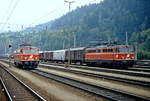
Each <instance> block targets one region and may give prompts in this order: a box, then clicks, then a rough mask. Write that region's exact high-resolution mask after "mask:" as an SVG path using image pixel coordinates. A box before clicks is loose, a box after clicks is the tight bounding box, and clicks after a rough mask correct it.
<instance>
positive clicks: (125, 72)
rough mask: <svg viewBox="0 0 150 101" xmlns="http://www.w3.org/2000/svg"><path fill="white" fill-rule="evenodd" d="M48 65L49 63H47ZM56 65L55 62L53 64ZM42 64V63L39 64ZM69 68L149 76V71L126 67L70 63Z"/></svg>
mask: <svg viewBox="0 0 150 101" xmlns="http://www.w3.org/2000/svg"><path fill="white" fill-rule="evenodd" d="M48 65H50V64H48ZM53 65H55V66H57V65H56V64H53ZM40 66H42V64H40ZM58 66H64V65H63V64H61V65H60V64H58ZM70 67H71V68H78V69H82V70H91V71H100V72H107V73H117V74H124V75H131V76H138V77H148V78H149V77H150V72H143V71H141V70H137V71H135V70H130V69H129V70H128V69H111V68H100V67H89V66H79V65H71V66H70Z"/></svg>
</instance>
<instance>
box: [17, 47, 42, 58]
mask: <svg viewBox="0 0 150 101" xmlns="http://www.w3.org/2000/svg"><path fill="white" fill-rule="evenodd" d="M38 51H39V49H38V48H22V49H20V59H21V60H22V61H39V52H38Z"/></svg>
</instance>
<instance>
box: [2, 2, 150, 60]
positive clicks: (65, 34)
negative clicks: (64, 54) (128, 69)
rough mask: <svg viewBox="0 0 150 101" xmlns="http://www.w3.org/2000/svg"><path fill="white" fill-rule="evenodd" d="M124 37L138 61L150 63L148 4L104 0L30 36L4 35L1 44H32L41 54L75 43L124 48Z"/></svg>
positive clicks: (149, 8)
mask: <svg viewBox="0 0 150 101" xmlns="http://www.w3.org/2000/svg"><path fill="white" fill-rule="evenodd" d="M43 26H44V27H43ZM126 33H128V38H129V43H130V44H132V45H137V46H138V57H139V58H142V59H150V0H104V1H103V2H101V3H99V4H90V5H87V6H83V7H80V8H77V9H76V10H74V11H71V12H70V13H67V14H66V15H64V16H62V17H60V18H58V19H56V20H54V21H52V22H50V23H49V24H48V23H47V24H43V25H39V26H37V27H35V28H32V31H30V32H29V31H27V30H25V31H22V32H14V33H7V34H8V35H4V36H1V37H0V38H1V39H0V41H1V42H2V43H5V44H7V43H8V40H12V42H11V43H13V44H14V45H13V48H16V47H17V46H15V44H16V43H20V42H22V41H31V42H32V43H33V45H35V46H37V47H40V48H41V49H42V50H54V49H62V48H67V47H68V46H69V43H70V44H71V46H72V47H73V45H74V39H76V47H79V46H88V45H90V44H91V43H93V42H95V41H96V42H99V43H101V42H104V41H105V42H113V41H117V42H120V43H123V44H125V35H126ZM4 37H5V40H4ZM18 37H19V38H18ZM2 38H3V40H2ZM1 47H4V45H3V46H1Z"/></svg>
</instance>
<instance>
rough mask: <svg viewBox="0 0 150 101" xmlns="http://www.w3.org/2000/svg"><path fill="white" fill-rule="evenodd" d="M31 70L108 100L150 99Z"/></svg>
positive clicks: (137, 100) (66, 70) (139, 100)
mask: <svg viewBox="0 0 150 101" xmlns="http://www.w3.org/2000/svg"><path fill="white" fill-rule="evenodd" d="M64 70H65V72H68V71H69V72H70V73H71V72H74V71H72V70H71V69H63V72H64ZM31 72H33V73H36V74H38V75H41V76H43V77H47V78H50V79H53V80H55V81H58V82H62V83H64V84H67V85H70V86H73V87H75V88H79V89H81V90H85V91H88V92H90V93H93V94H96V95H99V96H103V97H106V98H108V99H110V100H122V101H125V100H129V101H130V100H136V101H141V100H145V101H146V100H150V99H149V98H147V97H143V96H139V95H135V94H131V93H126V92H123V91H119V90H114V89H111V88H106V87H101V86H97V85H93V84H89V83H86V82H81V81H79V80H74V79H71V78H69V77H63V76H60V75H55V74H53V73H49V72H44V71H40V70H31ZM77 74H82V73H81V72H78V73H77ZM84 74H87V76H91V77H92V76H93V77H98V78H100V76H98V75H93V74H89V73H84V72H83V75H84ZM101 78H104V79H108V78H106V77H101ZM123 82H129V81H123ZM132 83H133V84H135V82H133V81H132ZM138 83H141V82H138ZM143 84H144V82H143ZM143 84H142V83H141V85H143ZM145 86H148V87H149V85H145Z"/></svg>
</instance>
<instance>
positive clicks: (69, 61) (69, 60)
mask: <svg viewBox="0 0 150 101" xmlns="http://www.w3.org/2000/svg"><path fill="white" fill-rule="evenodd" d="M64 2H65V3H68V4H69V12H70V11H71V4H72V3H74V2H75V1H67V0H64ZM70 45H71V43H70V39H69V49H68V64H67V65H65V67H69V66H70V64H71V54H70Z"/></svg>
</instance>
